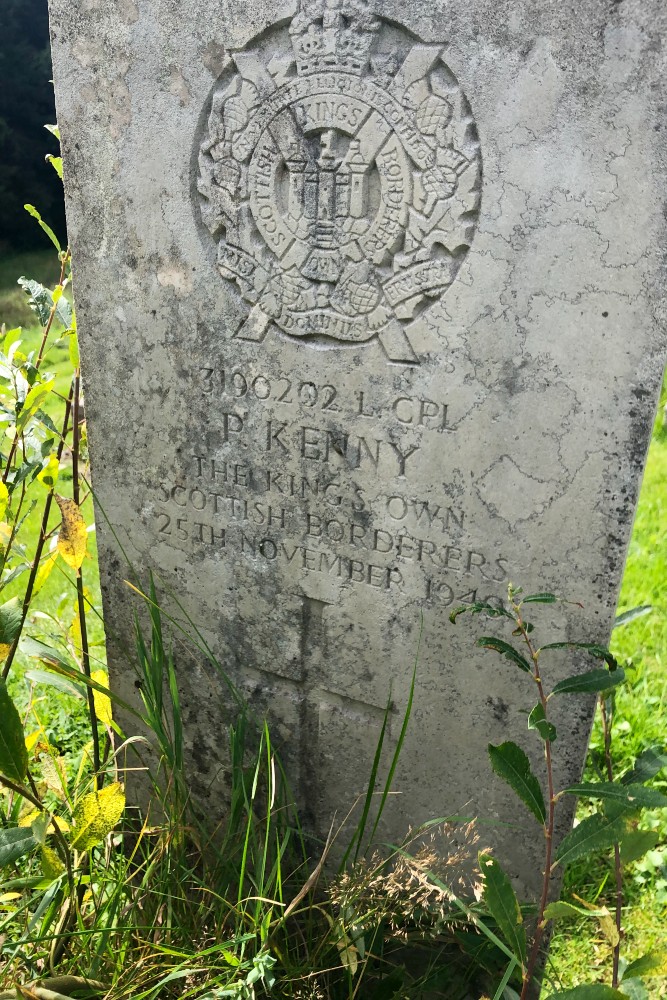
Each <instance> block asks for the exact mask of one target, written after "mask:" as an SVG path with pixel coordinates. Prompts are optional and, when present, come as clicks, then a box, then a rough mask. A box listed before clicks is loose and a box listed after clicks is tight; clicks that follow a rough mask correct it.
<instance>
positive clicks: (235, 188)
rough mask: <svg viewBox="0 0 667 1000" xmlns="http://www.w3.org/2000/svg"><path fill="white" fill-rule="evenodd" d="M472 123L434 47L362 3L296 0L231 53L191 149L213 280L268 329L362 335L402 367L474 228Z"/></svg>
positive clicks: (262, 332)
mask: <svg viewBox="0 0 667 1000" xmlns="http://www.w3.org/2000/svg"><path fill="white" fill-rule="evenodd" d="M480 180H481V157H480V150H479V141H478V138H477V131H476V128H475V125H474V122H473V119H472V114H471V111H470V108H469V105H468V103H467V101H466V98H465V96H464V94H463V93H462V91H461V88H460V87H459V85H458V82H457V80H456V78H455V77H454V75H453V73H452V72H451V70H450V69H449V68H448V67H447V65H446V63H445V62H444V61H443V51H442V46H440V45H426V44H421V43H419V42H416V41H415V39H414V36H411V35H408V33H407V32H406V31H404V30H402V29H401V28H400V27H397V26H396V25H394V24H390V23H388V22H385V21H383V20H382V19H381V18H380V17H378V16H375V15H374V14H373V13H371V11H370V10H369V8H368V7H367V5H366V3H365V0H300V4H299V9H298V11H297V13H296V15H295V16H294V18H293V19H292V22H291V24H289V26H280V27H276V28H274V29H272V31H270V32H269V33H267V34H264V35H263V36H261V37H259V38H258V39H256V40H254V41H252V42H250V44H249V45H248V46H247V47H246V48H245V49H244V50H242V51H240V52H234V53H232V55H231V58H230V61H229V63H228V65H227V68H226V69H225V70H224V71H223V74H222V76H221V77H220V79H219V80H218V81H217V83H216V85H215V87H214V90H213V95H212V100H211V108H210V113H209V118H208V130H207V133H206V135H205V137H204V139H203V141H202V142H201V146H200V149H199V178H198V190H199V195H200V199H199V208H200V211H201V217H202V220H203V222H204V224H205V226H206V227H207V229H208V230H209V232H210V233H211V235H212V237H213V238H214V240H215V241H216V244H217V263H218V268H219V271H220V273H221V275H222V276H223V277H224V278H227V279H229V280H232V281H234V282H235V283H236V285H237V287H238V289H239V291H240V293H241V295H242V296H243V298H244V299H245V300H246V302H247V303H248V304H249V311H248V316H247V319H246V320H245V322H244V324H243V325H242V327H241V328H240V330H239V331H238V332H237V334H236V336H238V337H240V338H242V339H245V340H253V341H261V340H263V338H264V337H265V336H266V335H267V333H268V332H269V330H270V328H271V326H272V324H275V326H276V327H278V329H280V330H282V331H283V333H285V334H287V335H289V336H290V337H299V338H303V340H304V341H305V342H311V343H312V342H313V341H314V342H317V343H328V344H333V345H335V344H340V343H363V342H366V341H370V340H372V339H375V338H376V339H377V340H378V342H379V343H380V344H381V346H382V348H383V349H384V351H385V352H386V354H387V356H388V358H389V359H390V360H391V361H396V362H404V363H414V362H416V361H417V360H418V359H417V358H416V356H415V353H414V350H413V347H412V345H411V342H410V324H411V323H412V322H413V321H414V320H415V319H416V318H417V316H418V315H419V313H420V312H421V311H422V310H423V309H424V308H425V307H426V306H427V305H428V304H429V303H430V302H432V301H433V300H434V299H436V298H438V297H439V296H440V295H442V294H443V293H444V292H445V291H446V290H447V288H448V287H449V286H450V285H451V284H452V282H453V281H454V279H455V277H456V274H457V272H458V270H459V268H460V266H461V264H462V262H463V260H464V258H465V255H466V253H467V252H468V249H469V247H470V243H471V240H472V236H473V233H474V229H475V225H476V221H477V215H478V208H479V191H480Z"/></svg>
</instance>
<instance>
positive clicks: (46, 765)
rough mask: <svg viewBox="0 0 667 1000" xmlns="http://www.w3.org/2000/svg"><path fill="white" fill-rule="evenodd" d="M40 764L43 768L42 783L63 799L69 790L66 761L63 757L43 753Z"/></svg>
mask: <svg viewBox="0 0 667 1000" xmlns="http://www.w3.org/2000/svg"><path fill="white" fill-rule="evenodd" d="M39 762H40V765H41V768H42V781H44V782H45V783H46V787H47V788H48V789H49V790H50V791H52V792H54V793H55V794H56V795H57V796H58V797H59V798H62V797H63V796H64V794H65V791H66V789H67V771H66V770H65V761H64V760H63V758H62V757H56V756H55V755H52V754H48V753H43V754H40V758H39Z"/></svg>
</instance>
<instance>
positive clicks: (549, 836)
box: [513, 603, 556, 1000]
mask: <svg viewBox="0 0 667 1000" xmlns="http://www.w3.org/2000/svg"><path fill="white" fill-rule="evenodd" d="M513 610H514V613H515V615H516V624H517V628H518V629H519V630H520V632H521V638H522V639H523V641H524V643H525V645H526V648H527V650H528V653H529V655H530V659H531V662H532V664H533V678H534V680H535V683H536V685H537V693H538V696H539V699H540V704H541V706H542V710H543V712H544V717H545V719H546V717H547V711H548V703H547V697H546V695H545V693H544V686H543V684H542V675H541V673H540V661H539V650H536V649H535V647H534V646H533V644H532V642H531V641H530V635H529V634H528V629H527V628H526V625H525V623H524V621H523V619H522V617H521V605H520V604H514V603H513ZM544 758H545V762H546V771H547V794H548V797H549V804H548V810H547V822H546V825H545V827H544V876H543V880H542V895H541V896H540V904H539V909H538V912H537V926H536V927H535V935H534V937H533V943H532V945H531V949H530V954H529V956H528V962H527V963H526V967H525V969H524V973H523V983H522V988H521V998H520V1000H527V998H528V996H529V995H530V994H529V991H530V988H531V983H532V981H533V976H534V975H535V967H536V964H537V960H538V957H539V954H540V945H541V944H542V937H543V935H544V911H545V910H546V907H547V902H548V900H549V885H550V881H551V858H552V852H553V837H554V818H555V812H556V795H555V789H554V776H553V762H552V757H551V740H550V739H549V737H546V738H545V740H544Z"/></svg>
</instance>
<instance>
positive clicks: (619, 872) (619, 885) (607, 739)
mask: <svg viewBox="0 0 667 1000" xmlns="http://www.w3.org/2000/svg"><path fill="white" fill-rule="evenodd" d="M599 701H600V715H601V717H602V731H603V734H604V759H605V767H606V769H607V781H610V782H613V780H614V766H613V763H612V759H611V725H612V715H611V713H609V712H608V711H607V703H606V700H605V697H604V695H601V696H600V699H599ZM614 874H615V876H616V907H615V913H614V917H615V920H616V943H615V945H614V950H613V958H612V973H611V975H612V979H611V985H612V989H616V987H617V986H618V981H619V977H618V972H619V965H620V959H621V937H622V934H623V926H622V920H623V865H622V864H621V845H620V844H619V843H618V842H616V843H615V844H614Z"/></svg>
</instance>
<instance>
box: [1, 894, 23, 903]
mask: <svg viewBox="0 0 667 1000" xmlns="http://www.w3.org/2000/svg"><path fill="white" fill-rule="evenodd" d="M20 898H21V893H20V892H3V893H2V895H1V896H0V906H2V905H4V904H5V903H11V902H12V901H13V900H15V899H20Z"/></svg>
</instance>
